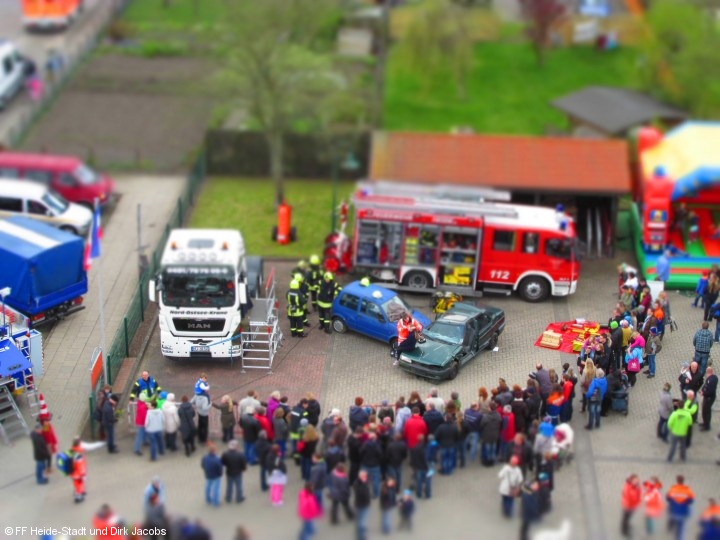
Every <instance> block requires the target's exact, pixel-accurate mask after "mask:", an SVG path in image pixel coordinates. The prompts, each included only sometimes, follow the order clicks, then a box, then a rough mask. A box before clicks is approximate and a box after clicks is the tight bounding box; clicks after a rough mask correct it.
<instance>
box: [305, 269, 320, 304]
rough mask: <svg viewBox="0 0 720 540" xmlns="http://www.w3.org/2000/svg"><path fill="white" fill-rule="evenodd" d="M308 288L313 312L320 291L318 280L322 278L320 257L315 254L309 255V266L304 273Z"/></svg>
mask: <svg viewBox="0 0 720 540" xmlns="http://www.w3.org/2000/svg"><path fill="white" fill-rule="evenodd" d="M305 276H306V281H307V285H308V289H309V291H310V297H311V299H312V300H311V302H310V305H311V306H312V310H313V312H315V311H317V309H318V292H319V291H320V282H321V281H322V279H323V273H322V268H320V257H318V256H317V255H311V256H310V268H309V269H308V271H307V272H306V273H305Z"/></svg>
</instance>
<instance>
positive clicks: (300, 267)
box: [290, 259, 308, 279]
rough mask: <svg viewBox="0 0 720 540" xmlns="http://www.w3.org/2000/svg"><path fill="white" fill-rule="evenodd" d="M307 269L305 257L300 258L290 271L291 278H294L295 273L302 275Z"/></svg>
mask: <svg viewBox="0 0 720 540" xmlns="http://www.w3.org/2000/svg"><path fill="white" fill-rule="evenodd" d="M307 271H308V263H307V261H306V260H305V259H301V260H299V261H298V262H297V264H296V265H295V267H294V268H293V269H292V270H291V271H290V275H291V276H292V279H295V274H297V273H300V274H302V275H303V276H304V275H305V274H307Z"/></svg>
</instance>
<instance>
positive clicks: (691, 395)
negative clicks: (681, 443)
mask: <svg viewBox="0 0 720 540" xmlns="http://www.w3.org/2000/svg"><path fill="white" fill-rule="evenodd" d="M686 396H687V399H686V400H685V403H683V409H685V410H686V411H687V412H689V413H690V417H691V418H692V424H691V425H690V429H689V430H688V433H687V437H685V448H690V443H692V434H693V433H692V432H693V429H692V427H693V425H695V423H696V422H697V413H698V402H697V399H696V396H695V392H694V391H693V390H688V391H687V394H686Z"/></svg>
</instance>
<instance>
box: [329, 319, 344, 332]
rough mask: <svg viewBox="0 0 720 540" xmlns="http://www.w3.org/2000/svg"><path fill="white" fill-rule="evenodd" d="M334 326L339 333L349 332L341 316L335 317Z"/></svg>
mask: <svg viewBox="0 0 720 540" xmlns="http://www.w3.org/2000/svg"><path fill="white" fill-rule="evenodd" d="M332 327H333V330H335V331H336V332H337V333H338V334H344V333H345V332H347V324H345V321H343V320H342V319H341V318H340V317H333V320H332Z"/></svg>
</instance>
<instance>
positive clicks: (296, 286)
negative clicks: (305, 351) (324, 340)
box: [287, 279, 306, 338]
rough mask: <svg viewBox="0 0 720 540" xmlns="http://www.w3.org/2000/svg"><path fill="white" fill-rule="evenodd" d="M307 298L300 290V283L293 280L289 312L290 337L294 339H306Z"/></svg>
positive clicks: (289, 293) (289, 292) (288, 296)
mask: <svg viewBox="0 0 720 540" xmlns="http://www.w3.org/2000/svg"><path fill="white" fill-rule="evenodd" d="M305 302H306V300H305V297H304V296H303V294H302V291H301V290H300V283H299V282H298V281H297V280H296V279H293V280H292V281H291V282H290V290H289V291H288V293H287V304H288V307H287V310H288V318H289V319H290V335H291V336H292V337H299V338H304V337H305V328H304V327H303V322H302V320H303V314H304V313H305Z"/></svg>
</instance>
